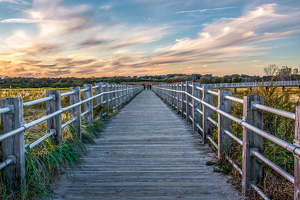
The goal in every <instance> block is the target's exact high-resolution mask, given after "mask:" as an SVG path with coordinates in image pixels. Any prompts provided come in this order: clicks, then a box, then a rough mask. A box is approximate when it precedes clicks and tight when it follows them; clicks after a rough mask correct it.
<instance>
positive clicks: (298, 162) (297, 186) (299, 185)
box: [294, 106, 300, 200]
mask: <svg viewBox="0 0 300 200" xmlns="http://www.w3.org/2000/svg"><path fill="white" fill-rule="evenodd" d="M299 141H300V106H297V107H296V121H295V142H294V143H295V144H296V145H297V146H300V145H299ZM294 159H295V161H294V180H295V182H294V199H295V200H300V158H299V156H295V157H294Z"/></svg>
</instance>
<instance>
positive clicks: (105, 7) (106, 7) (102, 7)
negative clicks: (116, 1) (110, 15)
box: [100, 5, 111, 10]
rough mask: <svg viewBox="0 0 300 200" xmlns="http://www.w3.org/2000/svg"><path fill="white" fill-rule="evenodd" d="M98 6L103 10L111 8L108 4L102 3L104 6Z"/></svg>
mask: <svg viewBox="0 0 300 200" xmlns="http://www.w3.org/2000/svg"><path fill="white" fill-rule="evenodd" d="M100 8H101V9H103V10H109V9H111V6H110V5H104V6H101V7H100Z"/></svg>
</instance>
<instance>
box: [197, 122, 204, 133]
mask: <svg viewBox="0 0 300 200" xmlns="http://www.w3.org/2000/svg"><path fill="white" fill-rule="evenodd" d="M196 126H197V128H198V129H199V130H200V131H201V132H203V129H202V128H201V126H200V125H199V124H196Z"/></svg>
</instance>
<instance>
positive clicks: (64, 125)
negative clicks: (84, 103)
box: [61, 117, 77, 129]
mask: <svg viewBox="0 0 300 200" xmlns="http://www.w3.org/2000/svg"><path fill="white" fill-rule="evenodd" d="M76 120H77V119H76V117H75V118H74V119H71V120H70V121H67V122H66V123H64V124H62V125H61V128H62V129H63V128H65V127H66V126H68V125H69V124H72V123H73V122H75V121H76Z"/></svg>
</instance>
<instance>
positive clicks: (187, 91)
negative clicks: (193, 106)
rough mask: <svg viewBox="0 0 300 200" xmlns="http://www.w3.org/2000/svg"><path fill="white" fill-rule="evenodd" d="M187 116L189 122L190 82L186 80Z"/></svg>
mask: <svg viewBox="0 0 300 200" xmlns="http://www.w3.org/2000/svg"><path fill="white" fill-rule="evenodd" d="M185 92H186V94H185V113H186V115H185V117H186V121H187V122H188V121H189V114H190V113H189V96H188V95H187V93H189V82H188V81H186V82H185Z"/></svg>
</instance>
